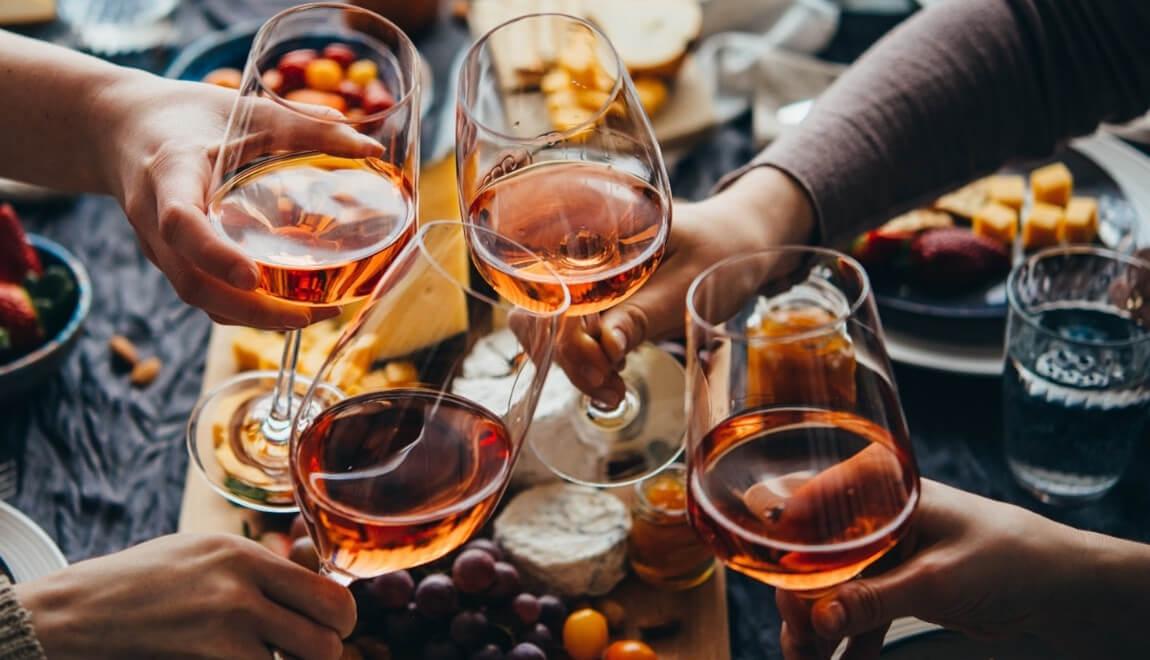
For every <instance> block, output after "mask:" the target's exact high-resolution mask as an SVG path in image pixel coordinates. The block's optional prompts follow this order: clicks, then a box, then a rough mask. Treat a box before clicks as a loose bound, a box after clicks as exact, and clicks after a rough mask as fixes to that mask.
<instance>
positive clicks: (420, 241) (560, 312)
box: [412, 220, 571, 319]
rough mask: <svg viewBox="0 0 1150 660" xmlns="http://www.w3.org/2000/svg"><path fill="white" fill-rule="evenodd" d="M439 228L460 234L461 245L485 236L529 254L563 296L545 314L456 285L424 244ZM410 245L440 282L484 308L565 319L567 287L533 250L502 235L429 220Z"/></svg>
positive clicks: (457, 224)
mask: <svg viewBox="0 0 1150 660" xmlns="http://www.w3.org/2000/svg"><path fill="white" fill-rule="evenodd" d="M441 228H454V229H456V230H457V231H460V232H462V233H463V239H464V241H466V240H467V234H466V232H471V231H475V232H481V233H484V234H489V235H491V236H494V237H496V238H498V239H499V240H500V241H505V242H507V243H510V244H511V245H513V246H514V247H515V248H516V249H519V250H523V252H524V254H529V255H531V257H532V258H533V259H535V260H536V261H538V262H539V264H540V265H541V266H543V269H544V270H545V271H546V272H547V273H548V275H549V276H550V277H551V278H552V279H554V280H555V282H557V283H558V284H559V289H560V290H561V291H562V292H563V300H562V301H561V302H559V303H557V304H556V305H555V306H554V308H553V309H551V310H549V311H539V310H534V309H528V308H526V307H520V306H519V305H515V304H513V303H509V302H506V301H503V300H498V299H495V298H492V297H491V296H488V295H487V294H484V293H481V292H479V291H476V290H475V289H474V288H472V286H471V285H470V284H464V283H463V282H460V281H459V278H458V277H456V276H454V275H452V274H451V273H449V272H447V270H446V269H445V268H444V267H443V264H442V263H440V261H439V259H437V258H436V257H434V256H432V254H431V253H430V252H428V248H427V242H426V240H425V238H426V237H427V235H428V234H430V233H431V232H432V230H437V229H441ZM412 243H414V244H415V245H416V246H418V248H419V251H420V252H422V253H423V256H424V258H426V259H427V262H428V263H429V264H431V266H432V267H433V268H435V270H436V271H438V272H439V274H440V275H441V276H443V277H444V278H446V279H448V280H450V281H452V282H455V283H456V285H458V286H459V288H460V289H462V290H463V291H464V293H466V295H468V296H469V297H472V298H475V299H476V300H480V301H482V302H484V303H487V304H489V305H491V306H492V307H498V308H500V309H506V310H512V311H516V312H521V313H527V314H530V315H531V316H535V317H538V318H544V319H546V318H558V317H562V316H564V315H566V314H567V309H568V308H569V307H570V306H571V290H570V289H569V288H568V287H567V283H566V282H565V281H564V280H563V278H562V277H560V276H559V273H557V272H556V271H555V269H554V268H552V267H551V265H550V264H548V263H547V260H546V259H544V258H543V257H540V256H539V255H538V254H536V253H535V252H534V251H533V250H530V249H529V248H526V247H524V246H523V245H522V244H520V243H518V242H516V241H515V240H513V239H510V238H508V237H506V236H504V235H503V234H500V233H499V232H496V231H492V230H490V229H485V228H483V227H477V226H475V225H472V224H470V223H466V222H461V221H459V220H432V221H430V222H425V223H423V225H422V226H420V228H419V231H418V232H416V234H415V237H414V238H413V239H412ZM469 258H470V257H469Z"/></svg>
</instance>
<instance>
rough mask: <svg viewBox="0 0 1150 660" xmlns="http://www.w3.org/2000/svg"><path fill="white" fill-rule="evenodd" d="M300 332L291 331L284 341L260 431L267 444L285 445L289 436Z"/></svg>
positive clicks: (301, 335) (301, 332) (301, 333)
mask: <svg viewBox="0 0 1150 660" xmlns="http://www.w3.org/2000/svg"><path fill="white" fill-rule="evenodd" d="M302 337H303V331H302V330H292V331H291V332H289V333H288V336H287V339H286V340H285V341H284V352H283V357H281V358H280V370H279V374H278V375H277V376H276V386H275V389H273V390H272V405H271V409H270V410H269V411H268V416H267V417H266V418H264V422H263V425H262V426H261V430H262V431H263V434H264V437H265V438H267V440H268V442H271V443H274V444H287V441H288V438H289V436H290V435H291V418H292V401H293V400H294V399H295V368H296V363H297V362H299V345H300V339H301V338H302Z"/></svg>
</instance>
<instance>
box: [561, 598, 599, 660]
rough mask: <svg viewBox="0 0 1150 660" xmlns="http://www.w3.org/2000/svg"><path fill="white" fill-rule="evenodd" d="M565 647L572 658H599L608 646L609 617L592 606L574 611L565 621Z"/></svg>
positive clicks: (582, 659)
mask: <svg viewBox="0 0 1150 660" xmlns="http://www.w3.org/2000/svg"><path fill="white" fill-rule="evenodd" d="M563 648H564V649H566V650H567V654H568V655H570V656H571V658H572V660H598V658H599V656H600V655H602V654H603V649H605V648H607V618H606V617H604V616H603V615H602V614H600V613H598V612H596V611H595V610H593V609H590V608H584V609H581V610H577V611H575V612H572V613H571V615H570V616H568V617H567V621H566V622H564V623H563Z"/></svg>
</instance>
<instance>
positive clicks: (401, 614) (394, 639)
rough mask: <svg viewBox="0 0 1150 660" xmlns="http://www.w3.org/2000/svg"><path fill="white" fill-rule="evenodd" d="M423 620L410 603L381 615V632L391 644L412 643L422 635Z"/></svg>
mask: <svg viewBox="0 0 1150 660" xmlns="http://www.w3.org/2000/svg"><path fill="white" fill-rule="evenodd" d="M423 630H424V622H423V618H422V617H420V616H419V612H417V611H416V609H415V604H414V603H413V604H410V605H408V606H407V607H405V608H404V609H402V610H392V611H390V612H388V613H387V614H386V615H384V617H383V632H384V635H385V636H386V637H387V641H388V642H391V643H393V644H404V645H407V644H413V643H416V642H418V641H419V639H420V638H421V637H422V636H423Z"/></svg>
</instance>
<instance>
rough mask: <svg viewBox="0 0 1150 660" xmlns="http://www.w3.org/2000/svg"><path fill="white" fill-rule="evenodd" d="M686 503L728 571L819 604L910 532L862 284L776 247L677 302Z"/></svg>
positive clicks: (856, 272) (894, 403)
mask: <svg viewBox="0 0 1150 660" xmlns="http://www.w3.org/2000/svg"><path fill="white" fill-rule="evenodd" d="M687 318H688V321H687V324H688V327H687V391H688V392H689V393H690V394H689V395H688V397H687V420H688V421H687V465H688V478H687V493H688V513H689V516H690V519H691V524H692V525H693V526H694V527H695V530H696V531H697V532H698V533H699V535H700V536H701V537H702V538H703V540H704V541H705V542H706V543H708V544H709V545H710V546H711V548H712V549H713V550H714V551H715V553H716V554H717V555H718V556H719V558H720V559H721V560H722V561H723V562H725V563H726V565H727V566H729V567H731V568H733V569H734V570H737V571H739V572H741V573H745V574H747V575H749V576H751V577H753V578H755V579H757V580H760V581H762V582H765V583H767V584H769V585H771V586H774V587H778V588H780V589H786V590H788V591H796V592H813V593H818V591H819V590H824V589H826V588H828V587H831V586H833V585H836V584H838V583H840V582H843V581H845V580H848V579H850V578H852V577H854V576H855V575H857V574H858V573H859V572H860V571H862V570H863V569H864V568H866V567H867V566H868V565H870V564H871V563H873V562H874V561H876V560H878V559H879V558H880V557H882V556H883V555H884V554H886V553H887V552H888V551H889V550H890V549H891V548H893V547H894V546H895V544H896V543H898V541H899V540H900V539H901V538H902V536H903V535H904V534H905V532H906V530H907V528H908V526H909V524H910V521H911V517H912V514H913V513H914V510H915V507H916V505H917V504H918V499H919V475H918V468H917V467H916V465H915V461H914V456H913V455H912V452H911V444H910V437H909V434H908V431H907V427H906V421H905V419H904V418H903V413H902V407H901V406H900V404H899V400H898V393H897V390H896V388H895V383H894V377H893V374H892V372H891V368H890V361H889V359H888V358H887V354H886V349H885V347H884V345H883V334H882V327H881V326H880V324H879V318H878V313H877V311H876V309H875V304H874V299H873V297H872V295H871V289H870V284H869V281H868V280H867V277H866V273H865V272H864V271H863V269H862V267H861V266H860V265H859V264H858V262H856V261H854V260H853V259H851V258H850V257H847V256H845V255H842V254H839V253H837V252H833V251H830V250H824V249H819V248H808V247H781V248H777V249H773V250H767V251H763V252H758V253H755V254H750V255H744V256H738V257H731V258H729V259H726V260H724V261H721V262H719V263H718V264H716V265H714V266H712V267H711V268H710V269H708V270H707V271H704V272H703V273H702V274H701V275H699V277H698V278H696V279H695V281H694V283H693V284H692V286H691V288H690V290H689V291H688V293H687Z"/></svg>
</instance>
